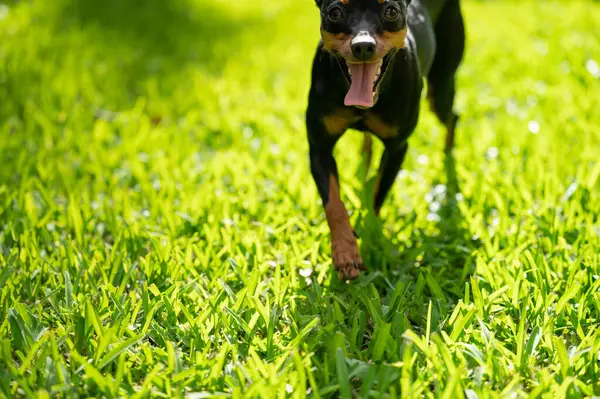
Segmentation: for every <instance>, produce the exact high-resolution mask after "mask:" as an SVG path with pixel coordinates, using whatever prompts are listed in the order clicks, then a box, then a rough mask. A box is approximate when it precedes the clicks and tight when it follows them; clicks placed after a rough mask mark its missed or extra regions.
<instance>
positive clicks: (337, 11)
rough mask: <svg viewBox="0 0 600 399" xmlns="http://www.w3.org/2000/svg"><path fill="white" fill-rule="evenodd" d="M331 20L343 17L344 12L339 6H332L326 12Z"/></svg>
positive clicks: (337, 20)
mask: <svg viewBox="0 0 600 399" xmlns="http://www.w3.org/2000/svg"><path fill="white" fill-rule="evenodd" d="M327 16H328V17H329V19H330V20H331V21H332V22H339V21H341V20H342V19H344V12H343V11H342V9H341V8H340V7H333V8H332V9H331V10H329V13H328V14H327Z"/></svg>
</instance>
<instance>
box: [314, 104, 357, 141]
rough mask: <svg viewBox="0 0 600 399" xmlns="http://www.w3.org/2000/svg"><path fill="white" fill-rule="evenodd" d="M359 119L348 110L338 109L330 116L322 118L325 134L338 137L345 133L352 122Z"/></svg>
mask: <svg viewBox="0 0 600 399" xmlns="http://www.w3.org/2000/svg"><path fill="white" fill-rule="evenodd" d="M359 119H360V118H359V117H357V116H356V113H355V112H354V111H352V110H350V109H344V108H339V109H337V110H336V111H334V112H333V113H332V114H330V115H327V116H325V117H324V118H323V124H324V125H325V129H326V130H327V133H329V134H331V135H334V136H338V135H340V134H342V133H344V132H345V131H346V129H348V128H349V127H350V125H352V124H353V123H354V122H356V121H357V120H359Z"/></svg>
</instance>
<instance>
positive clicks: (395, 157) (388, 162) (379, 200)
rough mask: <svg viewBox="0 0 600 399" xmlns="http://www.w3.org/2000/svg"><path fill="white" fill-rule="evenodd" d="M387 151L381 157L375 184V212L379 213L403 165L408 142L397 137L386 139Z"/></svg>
mask: <svg viewBox="0 0 600 399" xmlns="http://www.w3.org/2000/svg"><path fill="white" fill-rule="evenodd" d="M384 145H385V151H384V152H383V156H382V158H381V164H380V166H379V171H378V172H377V183H376V184H375V198H374V201H375V204H374V206H375V213H376V214H377V215H379V212H380V211H381V207H382V206H383V202H384V201H385V198H386V196H387V194H388V192H389V191H390V188H391V187H392V185H393V184H394V181H395V180H396V176H397V175H398V172H399V171H400V168H401V167H402V163H403V162H404V157H405V156H406V151H407V150H408V143H407V142H406V141H398V140H395V139H392V140H388V141H384Z"/></svg>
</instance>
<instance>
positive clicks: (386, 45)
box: [377, 28, 408, 54]
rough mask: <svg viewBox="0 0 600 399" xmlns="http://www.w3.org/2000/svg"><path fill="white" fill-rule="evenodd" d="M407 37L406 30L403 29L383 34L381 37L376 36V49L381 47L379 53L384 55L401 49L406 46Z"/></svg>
mask: <svg viewBox="0 0 600 399" xmlns="http://www.w3.org/2000/svg"><path fill="white" fill-rule="evenodd" d="M407 35H408V28H404V29H402V30H399V31H398V32H387V31H386V32H383V35H378V36H377V44H378V47H380V46H381V47H383V48H382V49H381V51H382V52H383V53H384V54H387V52H388V51H390V50H392V49H403V48H404V47H405V46H406V36H407ZM378 50H380V49H378ZM378 52H379V51H378Z"/></svg>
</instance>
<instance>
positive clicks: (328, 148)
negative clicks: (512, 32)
mask: <svg viewBox="0 0 600 399" xmlns="http://www.w3.org/2000/svg"><path fill="white" fill-rule="evenodd" d="M316 1H317V5H318V6H319V8H320V10H321V37H322V41H321V43H320V44H319V47H318V50H317V54H316V56H315V59H314V64H313V71H312V86H311V90H310V96H309V104H308V109H307V113H306V123H307V130H308V141H309V146H310V164H311V171H312V175H313V177H314V179H315V182H316V184H317V188H318V191H319V194H320V196H321V198H322V200H323V205H324V207H325V213H326V216H327V222H328V224H329V228H330V230H331V249H332V257H333V263H334V264H335V267H336V269H337V271H338V275H339V277H340V279H343V280H348V279H355V278H356V277H358V275H359V271H360V270H364V266H363V262H362V259H361V257H360V253H359V250H358V246H357V242H356V237H355V233H354V230H353V229H352V227H351V225H350V221H349V218H348V212H347V211H346V208H345V206H344V204H343V203H342V201H341V199H340V186H339V181H338V170H337V165H336V162H335V159H334V157H333V148H334V146H335V144H336V142H337V141H338V139H339V138H340V137H341V136H342V135H343V134H344V132H345V131H346V130H347V129H349V128H352V129H357V130H360V131H364V132H365V133H367V135H366V136H365V144H366V146H365V147H366V148H367V150H368V152H369V153H370V135H369V133H370V134H373V135H375V136H377V137H378V138H379V139H380V140H381V141H382V142H383V144H384V146H385V151H384V154H383V158H382V159H381V165H380V167H379V172H378V176H377V182H376V185H375V196H374V209H375V212H377V213H379V210H380V209H381V206H382V204H383V202H384V200H385V197H386V195H387V193H388V191H389V190H390V188H391V186H392V184H393V183H394V180H395V179H396V175H397V174H398V171H399V170H400V167H401V166H402V162H403V160H404V156H405V155H406V151H407V149H408V142H407V140H408V138H409V136H410V135H411V134H412V132H413V130H414V129H415V127H416V125H417V121H418V118H419V108H420V98H421V92H422V90H423V86H424V82H423V79H424V78H427V87H428V96H429V100H430V103H431V107H432V109H433V111H434V112H435V114H436V115H437V116H438V118H439V119H440V121H441V122H442V123H443V124H444V125H445V126H446V128H447V137H446V150H447V151H450V150H451V149H452V146H453V142H454V128H455V126H456V121H457V119H458V116H457V115H456V114H455V113H454V112H453V105H454V95H455V74H456V71H457V69H458V67H459V64H460V62H461V59H462V56H463V51H464V44H465V32H464V26H463V19H462V15H461V11H460V4H459V0H412V1H411V0H316ZM368 156H369V158H370V155H368Z"/></svg>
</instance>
